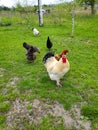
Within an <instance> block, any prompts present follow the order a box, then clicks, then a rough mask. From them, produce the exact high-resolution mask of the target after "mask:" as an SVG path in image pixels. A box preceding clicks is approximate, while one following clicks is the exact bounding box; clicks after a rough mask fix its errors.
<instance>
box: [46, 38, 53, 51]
mask: <svg viewBox="0 0 98 130" xmlns="http://www.w3.org/2000/svg"><path fill="white" fill-rule="evenodd" d="M46 46H47V48H48V49H49V50H50V49H51V48H52V46H53V44H52V42H51V41H50V38H49V36H48V39H47V42H46Z"/></svg>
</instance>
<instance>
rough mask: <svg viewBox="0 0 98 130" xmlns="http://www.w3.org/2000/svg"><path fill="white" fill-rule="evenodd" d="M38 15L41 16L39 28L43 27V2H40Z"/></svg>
mask: <svg viewBox="0 0 98 130" xmlns="http://www.w3.org/2000/svg"><path fill="white" fill-rule="evenodd" d="M38 15H39V26H43V13H42V3H41V0H38Z"/></svg>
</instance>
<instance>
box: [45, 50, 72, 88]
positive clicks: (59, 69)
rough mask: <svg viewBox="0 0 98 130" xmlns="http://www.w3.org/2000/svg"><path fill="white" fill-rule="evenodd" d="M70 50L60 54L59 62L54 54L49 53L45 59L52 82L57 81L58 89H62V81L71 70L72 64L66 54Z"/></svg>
mask: <svg viewBox="0 0 98 130" xmlns="http://www.w3.org/2000/svg"><path fill="white" fill-rule="evenodd" d="M67 52H68V50H64V51H63V52H62V53H60V58H59V60H57V58H56V57H57V56H56V57H55V55H54V54H53V53H52V52H48V53H47V54H46V55H45V56H44V58H43V62H44V65H45V67H46V69H47V72H48V74H49V77H50V79H51V80H55V81H56V84H57V86H58V87H62V85H61V83H60V79H61V78H62V77H63V76H64V75H65V73H67V72H68V71H69V69H70V64H69V61H68V59H67V58H66V53H67Z"/></svg>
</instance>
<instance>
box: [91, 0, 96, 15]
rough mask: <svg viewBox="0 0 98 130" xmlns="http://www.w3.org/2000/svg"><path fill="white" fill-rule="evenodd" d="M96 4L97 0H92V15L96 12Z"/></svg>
mask: <svg viewBox="0 0 98 130" xmlns="http://www.w3.org/2000/svg"><path fill="white" fill-rule="evenodd" d="M94 5H95V0H91V14H92V15H94V14H95V10H94Z"/></svg>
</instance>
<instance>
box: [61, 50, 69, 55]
mask: <svg viewBox="0 0 98 130" xmlns="http://www.w3.org/2000/svg"><path fill="white" fill-rule="evenodd" d="M68 52H69V51H68V50H64V51H63V52H62V54H61V55H66V53H68Z"/></svg>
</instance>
